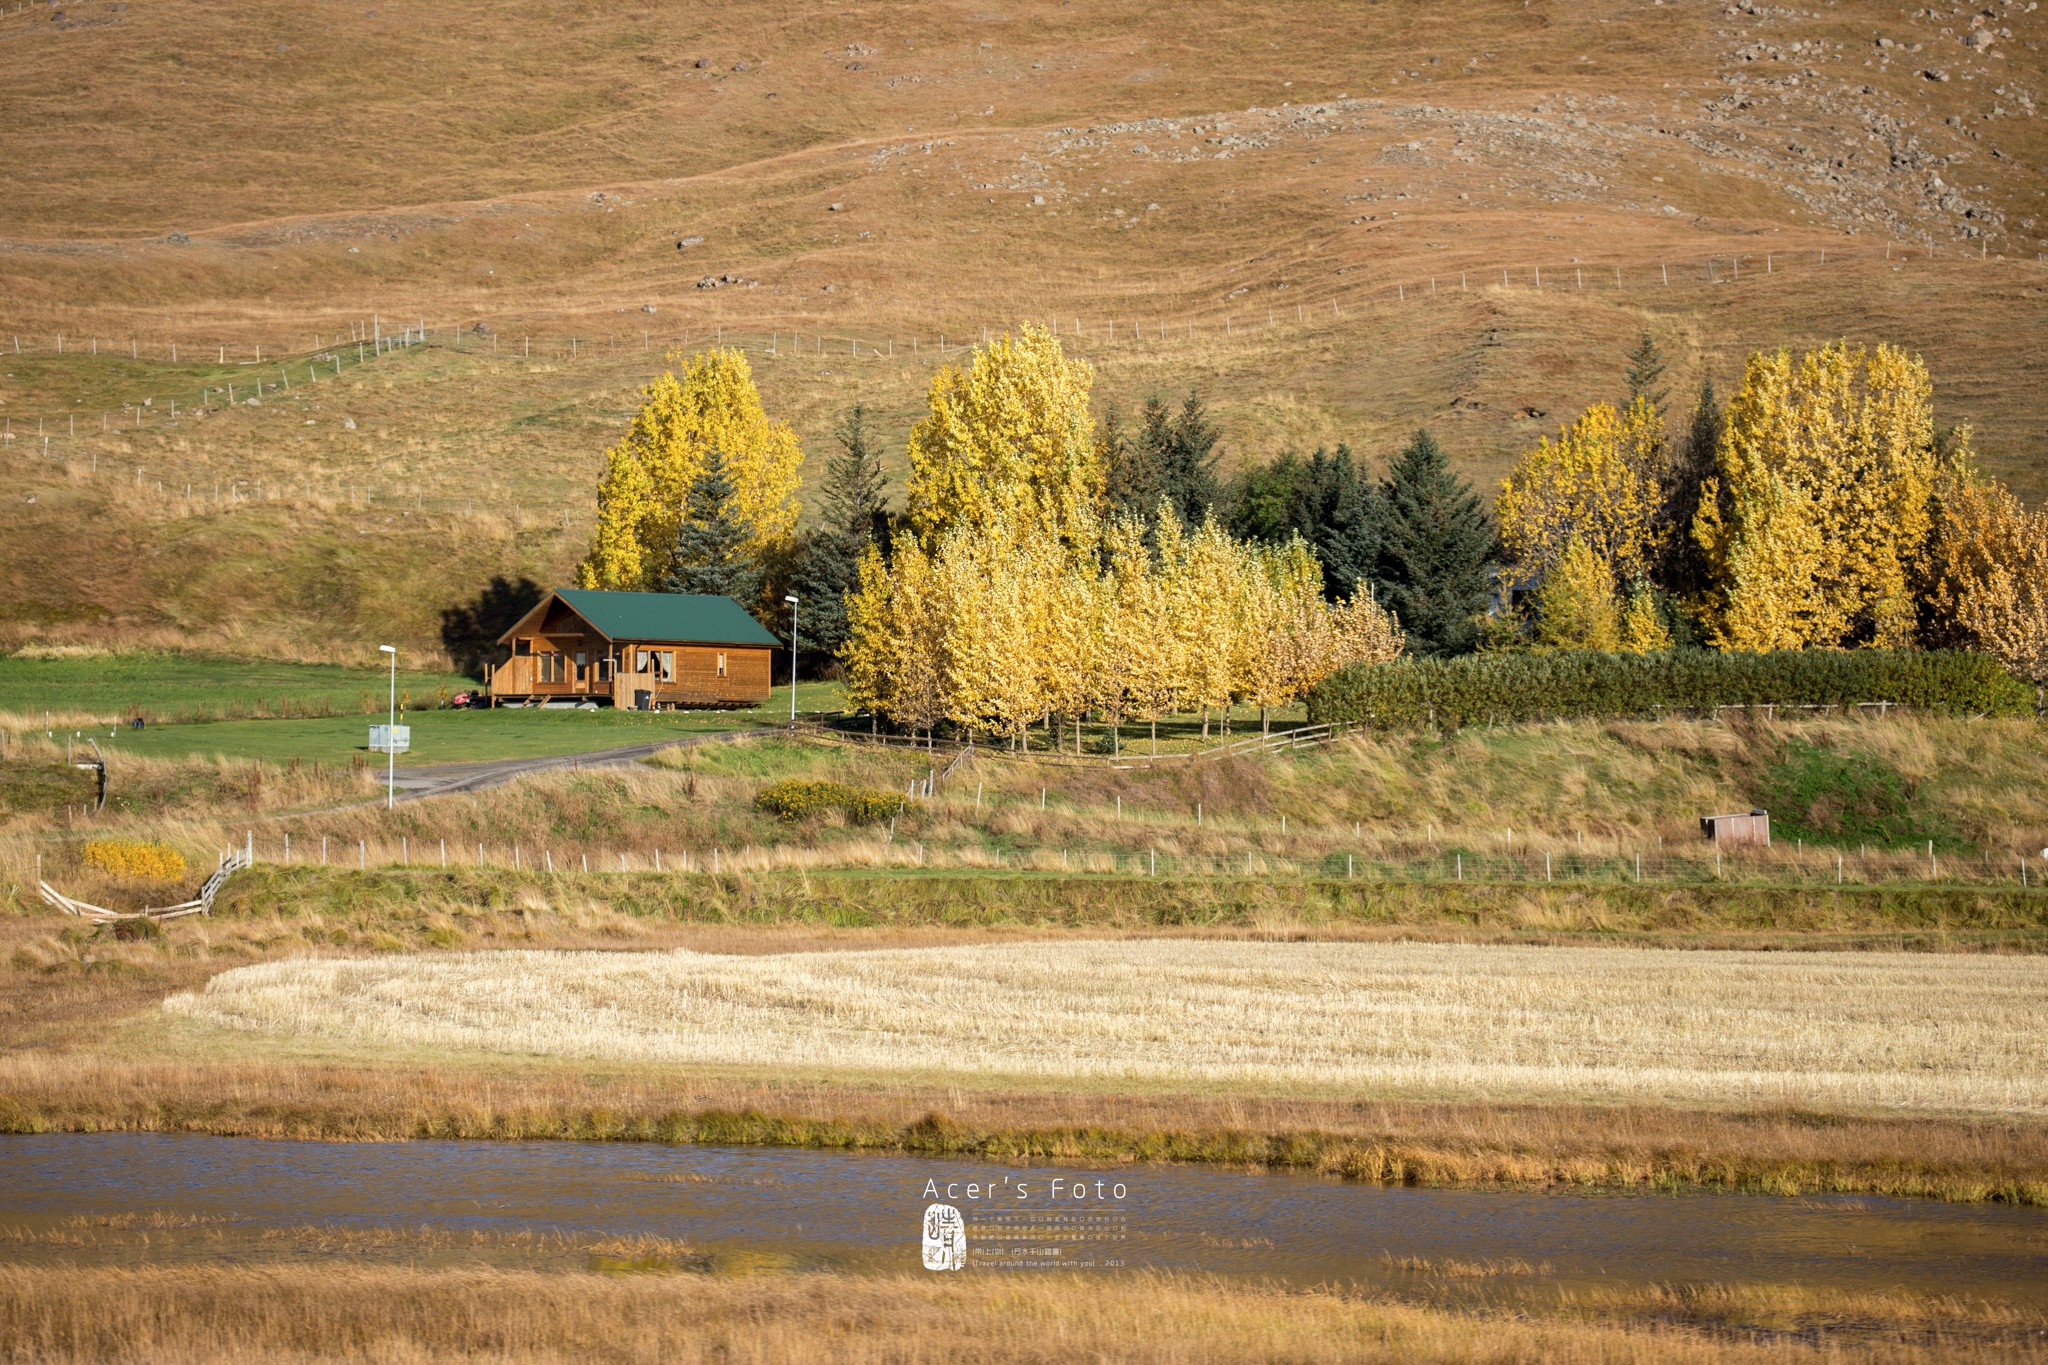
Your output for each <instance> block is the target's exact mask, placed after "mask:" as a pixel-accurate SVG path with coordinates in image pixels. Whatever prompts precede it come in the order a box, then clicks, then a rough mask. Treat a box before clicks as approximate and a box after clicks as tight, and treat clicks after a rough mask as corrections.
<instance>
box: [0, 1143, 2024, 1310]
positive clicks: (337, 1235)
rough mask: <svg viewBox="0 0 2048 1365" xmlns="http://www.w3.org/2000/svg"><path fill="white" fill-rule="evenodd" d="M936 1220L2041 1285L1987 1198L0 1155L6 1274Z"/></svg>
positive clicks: (979, 1253) (721, 1240)
mask: <svg viewBox="0 0 2048 1365" xmlns="http://www.w3.org/2000/svg"><path fill="white" fill-rule="evenodd" d="M934 1204H943V1205H947V1206H949V1207H951V1208H953V1209H956V1210H958V1212H959V1214H960V1223H961V1225H962V1228H963V1231H964V1236H965V1246H964V1254H965V1261H966V1267H965V1268H966V1269H967V1271H969V1272H970V1273H977V1272H978V1273H1002V1272H1003V1271H1004V1270H1006V1269H1013V1268H1059V1269H1066V1270H1071V1271H1075V1272H1079V1273H1101V1274H1118V1273H1124V1272H1127V1271H1129V1270H1133V1269H1140V1268H1147V1267H1150V1268H1157V1269H1165V1270H1180V1271H1203V1272H1210V1273H1216V1274H1222V1275H1233V1276H1235V1275H1243V1276H1256V1277H1260V1278H1264V1279H1271V1280H1277V1281H1280V1282H1283V1283H1289V1284H1301V1285H1307V1284H1319V1283H1328V1284H1351V1283H1384V1282H1387V1281H1389V1280H1390V1279H1398V1278H1400V1277H1402V1276H1404V1275H1409V1276H1412V1275H1413V1274H1415V1273H1418V1270H1419V1271H1420V1272H1421V1273H1429V1274H1435V1275H1450V1276H1453V1277H1455V1276H1458V1275H1467V1276H1475V1277H1484V1276H1489V1275H1493V1276H1498V1275H1503V1274H1506V1275H1524V1276H1527V1275H1536V1276H1541V1277H1542V1278H1543V1279H1544V1280H1545V1281H1546V1282H1548V1283H1551V1284H1554V1285H1558V1286H1570V1285H1576V1284H1597V1285H1607V1286H1628V1285H1641V1284H1647V1283H1661V1284H1670V1283H1681V1282H1713V1283H1724V1284H1733V1283H1773V1284H1792V1283H1796V1284H1800V1285H1805V1286H1809V1287H1828V1288H1839V1289H1851V1290H1887V1289H1911V1290H1913V1291H1916V1292H1920V1293H1957V1294H1968V1295H1972V1296H1977V1297H1984V1298H1990V1299H1999V1300H2012V1301H2015V1302H2036V1301H2038V1300H2039V1299H2040V1298H2041V1297H2042V1295H2043V1294H2044V1293H2048V1211H2043V1210H2039V1209H2016V1208H2009V1207H2004V1206H1999V1205H1983V1204H1949V1203H1938V1202H1933V1201H1921V1200H1898V1199H1879V1198H1863V1197H1826V1198H1789V1199H1788V1198H1775V1197H1763V1196H1743V1195H1726V1194H1718V1195H1717V1194H1698V1195H1654V1196H1651V1195H1631V1196H1618V1195H1617V1196H1585V1195H1570V1194H1552V1193H1524V1192H1504V1191H1496V1190H1416V1189H1400V1188H1386V1187H1382V1186H1376V1185H1361V1184H1348V1183H1343V1182H1338V1181H1331V1180H1324V1179H1319V1178H1315V1177H1310V1176H1299V1175H1263V1174H1245V1173H1242V1172H1235V1171H1228V1170H1220V1169H1214V1168H1205V1167H1184V1166H1182V1167H1168V1166H1138V1165H1121V1166H1116V1167H1089V1166H1064V1165H1061V1166H1019V1165H1005V1164H1000V1163H987V1162H981V1161H976V1160H969V1159H958V1158H924V1157H906V1156H894V1155H870V1154H862V1153H848V1152H818V1151H804V1150H792V1149H782V1148H759V1147H691V1146H675V1147H670V1146H661V1145H654V1144H639V1143H571V1142H406V1143H373V1142H365V1143H324V1142H273V1141H260V1140H254V1139H242V1138H214V1137H202V1136H189V1135H166V1134H125V1133H122V1134H94V1135H78V1134H65V1135H53V1136H14V1137H0V1234H4V1237H0V1259H10V1260H24V1259H33V1260H43V1261H57V1262H61V1263H69V1264H80V1263H91V1262H100V1263H130V1264H132V1263H136V1262H138V1261H174V1260H188V1259H196V1258H210V1259H220V1258H222V1257H226V1258H230V1259H233V1260H236V1261H241V1262H247V1261H260V1260H263V1259H288V1260H293V1261H303V1260H306V1259H308V1258H315V1259H317V1258H319V1257H321V1256H347V1257H350V1258H355V1257H358V1256H361V1255H364V1254H371V1252H373V1251H374V1249H375V1248H376V1247H378V1246H396V1247H398V1248H399V1249H400V1250H401V1251H402V1252H403V1253H404V1254H405V1255H406V1257H407V1259H409V1260H412V1261H415V1262H418V1261H422V1260H436V1259H439V1260H449V1259H455V1260H464V1261H474V1260H477V1259H484V1260H490V1259H492V1258H493V1257H495V1258H497V1259H500V1260H503V1259H505V1258H506V1257H507V1256H515V1259H516V1255H515V1253H516V1254H519V1255H523V1254H525V1253H523V1252H521V1251H520V1248H521V1247H522V1246H524V1247H528V1248H529V1249H530V1248H531V1247H534V1246H541V1245H547V1246H558V1247H569V1248H578V1249H585V1250H587V1248H589V1247H590V1246H594V1245H599V1244H601V1243H604V1242H606V1241H607V1240H609V1241H619V1242H631V1241H632V1240H633V1239H642V1240H643V1241H645V1240H647V1239H662V1240H664V1241H668V1242H687V1243H688V1244H689V1246H690V1247H691V1248H693V1249H694V1250H695V1251H696V1252H699V1253H702V1254H703V1256H704V1257H706V1258H707V1259H708V1260H709V1261H713V1262H716V1263H719V1264H725V1265H728V1266H748V1265H761V1266H787V1267H792V1268H797V1269H803V1268H841V1269H859V1270H910V1269H915V1268H917V1267H918V1266H919V1265H920V1264H922V1256H923V1254H924V1245H925V1238H924V1235H923V1234H924V1230H925V1227H926V1224H927V1219H926V1214H927V1211H928V1210H929V1209H930V1207H931V1206H932V1205H934ZM428 1233H431V1234H432V1235H431V1237H426V1234H428ZM397 1234H404V1235H405V1236H406V1237H426V1240H420V1241H414V1242H408V1241H406V1240H405V1239H404V1237H399V1238H398V1239H397V1240H396V1241H394V1240H393V1238H394V1236H395V1235H397ZM522 1239H523V1240H522ZM578 1254H579V1255H580V1254H582V1251H581V1250H579V1251H578Z"/></svg>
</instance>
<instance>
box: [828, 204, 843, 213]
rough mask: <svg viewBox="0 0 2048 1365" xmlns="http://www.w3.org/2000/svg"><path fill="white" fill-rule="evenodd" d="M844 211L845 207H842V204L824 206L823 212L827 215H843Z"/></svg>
mask: <svg viewBox="0 0 2048 1365" xmlns="http://www.w3.org/2000/svg"><path fill="white" fill-rule="evenodd" d="M845 211H846V205H844V204H827V205H825V212H827V213H844V212H845Z"/></svg>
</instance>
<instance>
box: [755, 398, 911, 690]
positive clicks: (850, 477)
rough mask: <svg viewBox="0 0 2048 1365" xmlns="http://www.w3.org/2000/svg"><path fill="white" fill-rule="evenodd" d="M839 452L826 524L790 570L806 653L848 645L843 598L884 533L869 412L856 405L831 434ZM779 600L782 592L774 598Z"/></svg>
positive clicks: (823, 496)
mask: <svg viewBox="0 0 2048 1365" xmlns="http://www.w3.org/2000/svg"><path fill="white" fill-rule="evenodd" d="M833 434H834V435H835V436H836V437H837V438H838V440H839V453H838V454H837V455H834V456H833V457H832V458H831V460H830V461H828V462H827V463H826V466H825V486H824V487H823V488H821V489H820V490H819V494H818V498H819V502H820V503H821V504H822V506H823V508H824V512H825V519H824V525H822V526H820V527H818V528H817V529H816V530H815V531H812V532H811V533H810V534H809V535H807V536H805V537H804V538H803V544H802V545H801V546H799V547H798V549H797V552H796V554H795V555H794V556H793V557H792V559H791V561H790V566H789V589H788V590H789V591H790V592H793V593H795V594H796V595H797V596H798V597H799V598H800V599H802V605H801V608H800V611H801V616H802V624H801V625H800V627H799V633H800V635H801V636H802V638H801V639H800V640H799V641H798V642H797V643H798V644H799V645H800V646H801V647H802V648H803V649H804V650H806V651H815V652H818V653H825V654H836V653H838V652H839V648H840V646H842V645H843V644H845V643H846V631H847V626H846V596H847V594H848V593H850V592H853V591H854V590H855V589H856V588H858V587H859V585H860V557H861V554H862V553H863V552H864V551H865V550H866V548H867V546H868V543H869V542H870V541H874V542H877V543H879V542H880V540H881V538H882V536H883V534H884V533H885V532H886V530H887V524H888V516H889V513H888V506H887V503H886V502H885V501H884V499H883V497H882V460H881V453H880V452H879V451H877V450H876V449H875V448H874V445H873V444H872V442H871V441H870V439H869V434H868V428H867V409H866V408H865V407H863V406H861V405H860V404H858V403H856V404H855V405H854V407H853V410H852V411H851V412H849V413H848V414H847V415H846V420H845V421H843V422H841V423H840V424H839V430H838V431H837V432H835V433H833ZM776 595H777V596H780V594H779V593H778V594H776Z"/></svg>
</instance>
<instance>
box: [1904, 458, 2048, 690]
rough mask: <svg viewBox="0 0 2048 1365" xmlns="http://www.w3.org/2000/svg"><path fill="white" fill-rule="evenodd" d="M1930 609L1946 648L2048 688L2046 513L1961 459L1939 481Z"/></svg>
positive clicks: (2047, 546)
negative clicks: (1971, 653)
mask: <svg viewBox="0 0 2048 1365" xmlns="http://www.w3.org/2000/svg"><path fill="white" fill-rule="evenodd" d="M1939 508H1940V512H1939V516H1938V518H1937V523H1936V528H1935V531H1934V534H1933V538H1932V543H1931V544H1930V546H1929V551H1928V560H1929V570H1930V573H1929V577H1930V578H1931V582H1930V584H1929V590H1928V607H1929V610H1930V612H1931V613H1932V614H1933V615H1934V617H1935V618H1936V624H1937V633H1938V634H1939V636H1940V638H1941V640H1942V642H1943V643H1945V644H1954V645H1959V646H1962V647H1964V648H1968V649H1975V650H1979V651H1981V652H1983V653H1986V654H1989V655H1991V656H1992V657H1993V658H1996V659H1997V660H1998V661H1999V662H2000V663H2002V664H2004V665H2005V666H2006V667H2007V668H2009V669H2011V670H2012V671H2013V673H2014V674H2015V675H2016V676H2018V677H2022V678H2025V679H2026V680H2027V681H2029V682H2031V683H2033V684H2034V685H2035V686H2036V687H2043V686H2048V512H2041V511H2030V510H2028V508H2027V507H2026V506H2025V504H2023V503H2022V502H2021V501H2020V500H2019V499H2018V498H2017V497H2015V496H2013V494H2012V492H2011V490H2010V489H2008V488H2006V487H2005V486H2004V485H2003V484H2001V483H1998V482H1997V481H1995V480H1992V479H1987V478H1983V477H1981V476H1979V475H1978V474H1977V473H1976V471H1975V470H1973V469H1971V468H1970V466H1969V464H1968V462H1967V460H1966V459H1963V460H1959V461H1958V462H1957V463H1956V465H1955V466H1954V467H1953V468H1952V469H1951V470H1950V471H1945V477H1943V479H1942V480H1941V490H1940V498H1939Z"/></svg>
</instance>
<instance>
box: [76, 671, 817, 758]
mask: <svg viewBox="0 0 2048 1365" xmlns="http://www.w3.org/2000/svg"><path fill="white" fill-rule="evenodd" d="M841 695H842V694H841V691H840V688H839V685H838V684H837V683H805V684H803V686H802V687H801V688H800V689H799V690H798V693H797V707H798V709H799V710H800V711H803V712H814V711H819V710H827V711H836V710H837V709H838V707H839V704H840V698H841ZM382 719H383V717H382V716H381V715H377V716H361V715H356V716H322V717H314V718H309V719H305V720H230V721H213V722H207V723H203V724H191V725H156V726H151V727H149V728H147V729H144V730H140V731H136V730H128V729H120V730H114V731H112V732H111V733H109V731H108V730H97V731H94V732H93V736H94V738H96V739H97V740H98V741H99V743H100V745H101V747H102V748H104V749H106V750H107V751H108V754H109V756H114V757H117V756H118V755H120V754H123V753H128V754H146V755H152V756H157V757H166V758H175V757H184V756H188V755H201V756H211V755H215V754H219V755H225V756H227V757H230V758H262V759H268V760H271V761H273V762H284V761H288V760H290V759H294V758H296V759H300V760H303V761H305V762H313V761H315V760H317V761H319V762H322V763H336V764H342V763H347V762H348V761H349V758H350V756H351V755H353V754H364V753H365V752H366V750H367V747H368V744H369V738H370V725H371V724H372V723H373V722H377V721H381V720H382ZM401 719H402V720H403V721H404V723H405V724H407V725H410V726H411V727H412V751H411V752H410V753H407V754H401V755H400V756H399V760H398V761H399V765H400V766H401V767H407V766H413V765H420V764H434V763H473V762H480V761H483V760H486V759H496V758H536V757H542V756H545V755H550V754H574V753H584V752H587V751H590V750H593V749H609V748H613V747H615V746H618V745H624V744H647V743H652V742H654V741H657V740H662V739H668V738H677V739H680V738H683V737H684V736H688V735H701V734H713V733H718V732H720V731H726V730H744V729H751V728H753V727H755V726H760V725H776V724H785V723H787V722H788V720H789V688H788V687H787V686H783V687H778V688H776V689H775V690H774V692H773V693H772V694H771V695H770V697H769V699H768V701H767V702H765V703H764V704H763V705H761V706H759V707H757V708H754V709H751V710H745V711H652V712H650V711H616V710H612V709H611V708H609V707H607V708H603V709H600V710H596V711H546V710H539V709H532V710H520V709H512V708H500V709H498V710H491V711H415V712H408V713H406V714H405V715H404V716H403V717H402V718H401ZM367 757H369V759H370V760H371V761H372V762H376V763H381V762H383V759H382V757H381V755H367Z"/></svg>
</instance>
